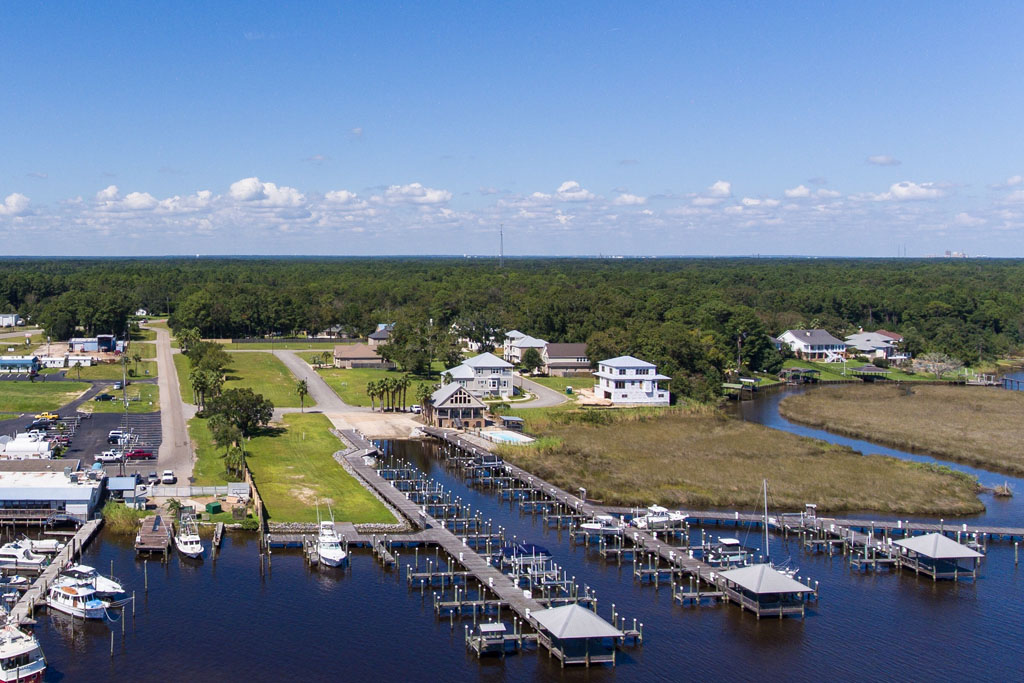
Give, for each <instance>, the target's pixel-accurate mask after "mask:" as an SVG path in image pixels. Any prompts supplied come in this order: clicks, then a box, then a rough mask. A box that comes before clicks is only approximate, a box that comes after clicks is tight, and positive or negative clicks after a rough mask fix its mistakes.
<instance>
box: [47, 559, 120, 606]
mask: <svg viewBox="0 0 1024 683" xmlns="http://www.w3.org/2000/svg"><path fill="white" fill-rule="evenodd" d="M54 583H55V584H57V585H64V586H87V587H89V588H92V589H93V590H94V591H96V597H98V598H112V597H114V596H115V595H121V594H122V593H124V587H123V586H121V584H119V583H118V582H117V581H114V580H113V579H109V578H107V577H106V576H103V575H102V574H100V573H99V572H98V571H96V570H95V569H93V568H92V567H89V566H87V565H84V564H74V565H71V566H70V567H68V568H67V569H65V570H64V571H62V572H61V573H60V575H59V576H58V577H57V580H56V581H55V582H54Z"/></svg>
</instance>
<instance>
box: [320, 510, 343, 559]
mask: <svg viewBox="0 0 1024 683" xmlns="http://www.w3.org/2000/svg"><path fill="white" fill-rule="evenodd" d="M316 554H317V555H318V556H319V557H320V562H322V563H323V564H326V565H327V566H328V567H339V566H341V564H342V563H343V562H344V561H345V558H346V557H348V553H346V552H345V549H344V548H342V547H341V539H340V538H339V537H338V532H337V531H335V530H334V522H328V521H326V520H324V521H322V522H320V533H319V535H318V536H317V538H316Z"/></svg>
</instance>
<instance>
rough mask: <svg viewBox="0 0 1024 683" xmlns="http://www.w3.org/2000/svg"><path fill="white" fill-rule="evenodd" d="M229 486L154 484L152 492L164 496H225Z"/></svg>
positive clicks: (154, 494)
mask: <svg viewBox="0 0 1024 683" xmlns="http://www.w3.org/2000/svg"><path fill="white" fill-rule="evenodd" d="M227 493H228V487H227V486H154V487H153V488H152V489H151V490H150V494H151V495H153V496H157V497H162V498H188V497H190V496H225V495H227Z"/></svg>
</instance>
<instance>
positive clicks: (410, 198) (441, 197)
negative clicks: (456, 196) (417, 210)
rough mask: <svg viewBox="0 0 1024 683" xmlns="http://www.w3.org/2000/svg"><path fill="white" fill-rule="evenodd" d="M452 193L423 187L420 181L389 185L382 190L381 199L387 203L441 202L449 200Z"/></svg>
mask: <svg viewBox="0 0 1024 683" xmlns="http://www.w3.org/2000/svg"><path fill="white" fill-rule="evenodd" d="M451 198H452V193H451V192H449V191H448V190H438V189H434V188H432V187H423V185H421V184H420V183H409V184H408V185H391V186H389V187H388V189H387V190H385V191H384V196H383V201H385V202H387V203H389V204H443V203H444V202H447V201H450V200H451Z"/></svg>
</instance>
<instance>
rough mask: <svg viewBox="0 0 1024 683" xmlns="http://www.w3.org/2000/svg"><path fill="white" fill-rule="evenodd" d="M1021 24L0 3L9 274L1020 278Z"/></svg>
mask: <svg viewBox="0 0 1024 683" xmlns="http://www.w3.org/2000/svg"><path fill="white" fill-rule="evenodd" d="M1022 19H1024V6H1021V5H1019V4H1014V3H989V4H985V5H984V6H983V7H982V6H976V5H971V4H954V3H930V4H928V5H922V4H919V3H891V2H887V3H844V4H840V3H733V4H728V3H703V4H689V3H679V2H672V3H663V4H660V3H642V4H640V3H637V4H624V3H594V2H588V3H518V4H502V5H500V6H497V3H465V4H455V3H408V4H398V3H361V4H333V3H332V4H329V5H326V4H325V5H321V6H313V3H295V4H293V5H282V4H280V3H274V4H263V3H253V2H247V3H231V2H217V3H204V4H199V3H196V4H191V3H181V2H179V3H146V4H137V3H115V2H110V3H88V4H86V3H60V2H53V3H28V2H26V3H5V4H4V5H3V7H2V9H0V79H2V83H3V106H2V107H0V149H2V154H0V235H2V236H3V239H4V242H5V244H6V249H5V251H7V252H8V253H22V254H47V253H55V254H100V255H102V254H181V253H203V254H221V253H227V254H231V253H261V254H277V253H281V254H293V253H332V254H425V253H449V254H450V253H455V254H461V253H473V254H485V253H494V252H495V251H496V249H497V230H498V226H499V225H500V224H504V226H505V233H506V251H507V253H510V254H597V253H604V254H751V253H764V254H771V253H787V254H808V255H829V254H835V255H851V256H859V255H864V256H872V255H881V256H894V255H896V253H897V250H898V249H900V248H901V246H902V245H906V250H907V253H908V254H909V255H911V256H915V255H925V254H930V253H942V252H943V251H945V250H947V249H951V250H964V251H967V252H968V253H970V254H972V255H974V254H988V255H1000V256H1005V255H1012V256H1024V236H1022V234H1021V228H1022V227H1024V178H1022V177H1021V176H1022V174H1024V136H1022V135H1021V128H1020V122H1021V120H1022V119H1021V112H1024V87H1022V86H1024V80H1022V78H1021V74H1024V49H1022V47H1021V45H1022V41H1021V40H1020V34H1021V29H1022V28H1024V21H1022Z"/></svg>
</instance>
